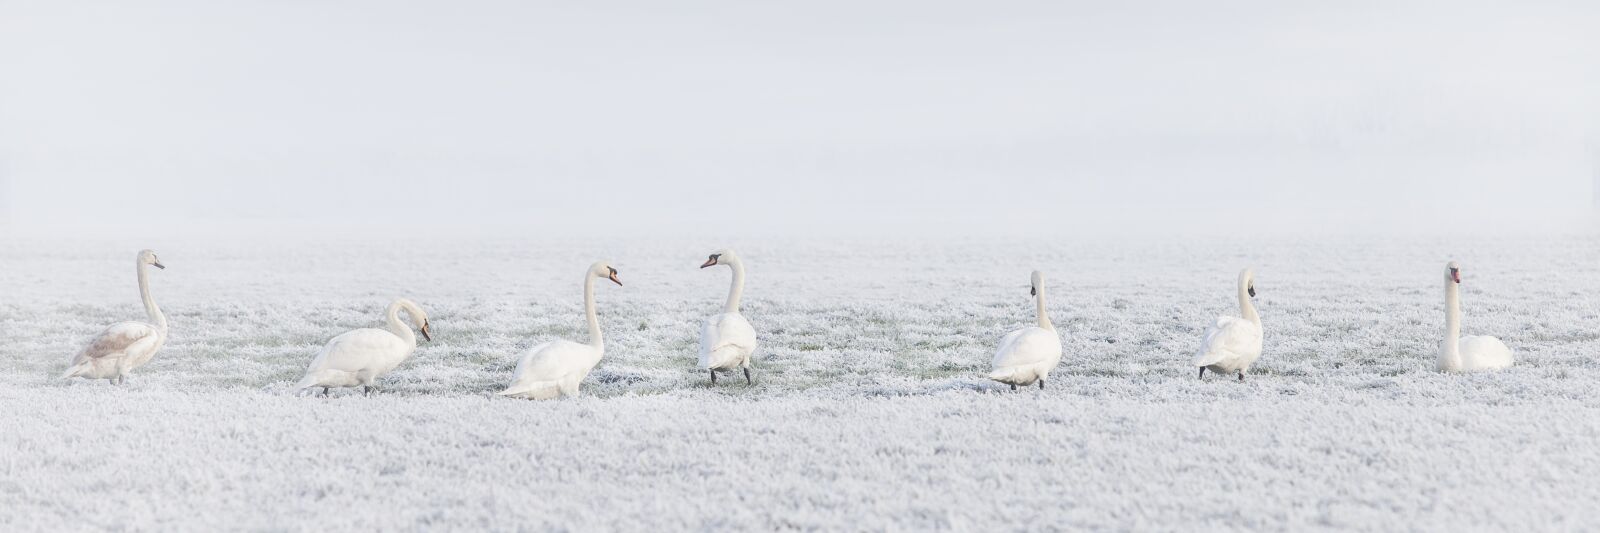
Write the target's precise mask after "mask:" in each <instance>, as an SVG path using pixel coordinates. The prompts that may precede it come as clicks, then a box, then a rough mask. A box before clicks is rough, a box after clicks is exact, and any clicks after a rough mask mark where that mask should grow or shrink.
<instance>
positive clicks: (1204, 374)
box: [1200, 366, 1206, 379]
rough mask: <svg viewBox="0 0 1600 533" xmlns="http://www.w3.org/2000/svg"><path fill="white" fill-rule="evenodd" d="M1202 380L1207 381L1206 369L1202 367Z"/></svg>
mask: <svg viewBox="0 0 1600 533" xmlns="http://www.w3.org/2000/svg"><path fill="white" fill-rule="evenodd" d="M1200 379H1206V367H1203V366H1202V367H1200Z"/></svg>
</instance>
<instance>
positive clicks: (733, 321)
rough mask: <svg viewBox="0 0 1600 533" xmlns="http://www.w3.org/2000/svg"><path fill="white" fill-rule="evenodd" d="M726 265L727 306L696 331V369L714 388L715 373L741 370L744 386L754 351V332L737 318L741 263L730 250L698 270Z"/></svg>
mask: <svg viewBox="0 0 1600 533" xmlns="http://www.w3.org/2000/svg"><path fill="white" fill-rule="evenodd" d="M715 265H728V268H731V269H733V283H732V284H731V285H729V286H728V304H727V305H726V306H723V308H722V314H720V315H716V316H713V317H711V318H708V319H706V325H705V326H704V327H703V328H701V330H700V368H704V369H706V370H707V371H709V372H711V384H712V385H716V384H717V371H718V370H732V369H734V368H742V369H744V382H745V384H746V385H754V384H755V381H754V380H752V379H750V354H752V353H755V351H756V330H755V328H753V327H750V321H749V320H745V319H744V315H741V314H739V298H740V297H741V296H743V295H744V262H743V261H740V260H739V256H738V255H737V254H735V253H733V250H723V251H720V252H717V253H714V254H711V258H710V259H707V260H706V262H705V264H703V265H700V268H706V267H710V266H715Z"/></svg>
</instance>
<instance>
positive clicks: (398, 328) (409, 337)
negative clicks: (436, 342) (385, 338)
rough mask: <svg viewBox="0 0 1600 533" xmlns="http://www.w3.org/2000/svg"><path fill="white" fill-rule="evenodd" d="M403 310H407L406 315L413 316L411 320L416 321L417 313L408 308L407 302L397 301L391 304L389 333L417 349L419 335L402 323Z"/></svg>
mask: <svg viewBox="0 0 1600 533" xmlns="http://www.w3.org/2000/svg"><path fill="white" fill-rule="evenodd" d="M401 309H405V310H406V313H407V314H409V315H410V316H411V319H412V320H416V316H417V315H416V311H412V310H411V309H410V308H409V307H407V306H406V304H405V302H401V301H396V302H395V303H392V304H389V311H388V316H389V324H388V326H389V332H390V333H393V334H395V336H396V337H400V339H401V340H404V341H406V344H410V345H411V346H413V347H415V346H416V345H417V334H416V333H413V332H412V331H411V326H409V325H406V323H405V322H401V321H400V310H401Z"/></svg>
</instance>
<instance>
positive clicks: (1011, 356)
mask: <svg viewBox="0 0 1600 533" xmlns="http://www.w3.org/2000/svg"><path fill="white" fill-rule="evenodd" d="M1051 360H1056V361H1060V360H1061V337H1060V336H1059V335H1057V334H1056V332H1055V331H1053V330H1048V329H1044V328H1041V327H1028V328H1022V329H1019V330H1016V331H1013V332H1011V333H1007V334H1006V336H1005V337H1002V338H1001V339H1000V348H999V349H997V350H995V353H994V362H993V367H994V368H995V369H1001V368H1007V367H1014V366H1022V365H1031V364H1035V363H1043V362H1047V361H1051Z"/></svg>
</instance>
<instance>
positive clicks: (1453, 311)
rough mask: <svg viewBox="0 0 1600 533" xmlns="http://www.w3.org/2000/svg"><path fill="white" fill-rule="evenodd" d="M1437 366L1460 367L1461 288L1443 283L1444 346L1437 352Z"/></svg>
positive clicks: (1449, 281) (1444, 367)
mask: <svg viewBox="0 0 1600 533" xmlns="http://www.w3.org/2000/svg"><path fill="white" fill-rule="evenodd" d="M1439 366H1440V367H1441V368H1443V369H1445V370H1454V369H1457V368H1460V367H1461V286H1460V285H1458V284H1456V282H1455V281H1452V280H1449V279H1446V280H1445V281H1444V345H1443V346H1441V347H1440V350H1439Z"/></svg>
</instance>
